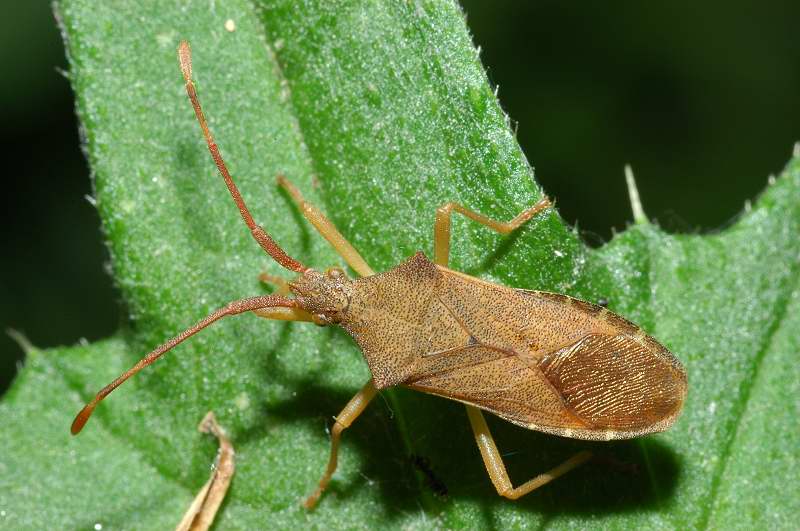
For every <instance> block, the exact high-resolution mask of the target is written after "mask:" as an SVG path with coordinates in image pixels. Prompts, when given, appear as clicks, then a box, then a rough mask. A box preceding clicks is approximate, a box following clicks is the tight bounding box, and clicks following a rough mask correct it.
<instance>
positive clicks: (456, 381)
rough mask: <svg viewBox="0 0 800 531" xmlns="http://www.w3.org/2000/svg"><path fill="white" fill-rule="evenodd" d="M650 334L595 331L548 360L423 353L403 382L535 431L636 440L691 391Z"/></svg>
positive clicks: (503, 353)
mask: <svg viewBox="0 0 800 531" xmlns="http://www.w3.org/2000/svg"><path fill="white" fill-rule="evenodd" d="M647 339H649V338H646V336H642V337H639V336H627V335H616V336H611V335H604V334H588V335H586V336H584V337H583V338H581V339H579V340H578V341H575V342H573V343H572V344H570V345H566V346H564V347H562V348H559V349H557V350H554V351H553V352H550V353H548V354H546V355H545V356H543V357H541V358H536V357H533V356H530V355H525V354H524V353H520V352H517V351H513V350H504V349H500V348H496V347H492V346H488V345H483V344H474V345H469V346H466V347H460V348H455V349H452V350H449V351H444V352H439V353H436V354H432V355H428V356H424V357H422V358H421V359H420V360H418V364H417V370H416V371H415V375H414V376H412V377H411V378H410V379H409V380H408V381H406V382H404V384H405V385H407V386H409V387H411V388H413V389H416V390H419V391H423V392H426V393H431V394H435V395H439V396H443V397H446V398H450V399H453V400H458V401H460V402H464V403H467V404H471V405H474V406H476V407H479V408H481V409H483V410H486V411H489V412H491V413H494V414H496V415H498V416H500V417H502V418H504V419H506V420H508V421H510V422H513V423H514V424H518V425H520V426H523V427H525V428H529V429H534V430H538V431H543V432H547V433H553V434H556V435H562V436H566V437H573V438H579V439H601V440H609V439H621V438H629V437H634V436H637V435H641V434H643V433H651V432H654V431H661V430H663V429H666V428H667V427H668V426H669V425H671V424H672V422H673V421H674V419H675V417H676V416H677V414H678V412H679V411H680V407H681V404H682V402H683V396H684V395H685V376H684V379H681V378H680V376H681V375H680V374H677V373H676V372H675V371H674V370H673V368H672V367H671V364H669V363H664V361H663V360H661V359H660V358H659V357H658V356H654V355H653V352H652V345H651V344H649V342H648V341H647ZM653 343H655V342H653ZM656 344H657V343H656ZM661 348H663V347H661Z"/></svg>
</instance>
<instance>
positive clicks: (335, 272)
mask: <svg viewBox="0 0 800 531" xmlns="http://www.w3.org/2000/svg"><path fill="white" fill-rule="evenodd" d="M325 275H326V276H327V277H328V278H342V277H343V276H345V275H344V270H343V269H342V268H341V267H329V268H328V269H327V270H326V271H325Z"/></svg>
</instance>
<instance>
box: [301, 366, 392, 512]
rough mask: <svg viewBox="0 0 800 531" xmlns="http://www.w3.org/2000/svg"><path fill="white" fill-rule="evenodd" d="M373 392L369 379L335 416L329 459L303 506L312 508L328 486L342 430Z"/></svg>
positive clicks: (357, 413) (334, 467)
mask: <svg viewBox="0 0 800 531" xmlns="http://www.w3.org/2000/svg"><path fill="white" fill-rule="evenodd" d="M375 393H377V391H376V390H375V385H373V383H372V380H370V381H369V382H367V384H366V385H365V386H364V387H362V388H361V391H359V392H358V393H356V396H354V397H353V398H351V399H350V402H348V403H347V405H346V406H344V409H343V410H342V412H341V413H339V416H338V417H336V423H335V424H334V425H333V430H331V456H330V459H328V466H327V468H326V469H325V473H324V474H323V475H322V478H321V479H320V480H319V486H318V487H317V490H315V491H314V493H313V494H311V496H309V497H308V498H306V500H305V501H304V502H303V506H304V507H305V508H306V509H313V508H314V506H315V505H316V504H317V501H319V497H320V496H322V492H323V491H324V490H325V488H326V487H327V486H328V483H329V482H330V480H331V476H333V473H334V472H335V471H336V464H337V462H338V454H339V439H341V437H342V432H343V431H344V430H345V428H348V427H350V425H351V424H352V423H353V421H355V420H356V419H357V418H358V416H359V415H361V413H362V412H363V411H364V408H366V407H367V404H369V402H370V400H372V399H373V398H374V397H375Z"/></svg>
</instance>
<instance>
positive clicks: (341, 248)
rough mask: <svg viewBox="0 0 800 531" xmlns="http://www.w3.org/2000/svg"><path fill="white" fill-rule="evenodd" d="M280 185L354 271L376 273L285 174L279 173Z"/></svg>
mask: <svg viewBox="0 0 800 531" xmlns="http://www.w3.org/2000/svg"><path fill="white" fill-rule="evenodd" d="M278 185H279V186H281V187H283V189H284V190H286V191H287V192H289V195H290V196H292V199H294V201H295V203H297V206H298V207H299V208H300V212H302V213H303V216H305V218H306V219H307V220H308V221H309V222H310V223H311V224H312V225H314V227H315V228H316V229H317V230H318V231H319V233H320V234H322V236H323V237H324V238H325V239H326V240H328V242H329V243H330V244H331V245H332V246H333V248H334V249H336V252H337V253H339V255H341V257H342V258H344V261H345V262H347V265H349V266H350V267H352V268H353V271H355V272H356V273H358V274H359V275H361V276H362V277H368V276H370V275H374V274H375V272H374V271H373V270H372V268H371V267H369V265H368V264H367V262H366V261H365V260H364V259H363V258H361V255H360V254H358V251H356V249H355V247H353V246H352V245H351V244H350V242H348V241H347V240H345V239H344V236H342V233H340V232H339V231H338V230H337V228H336V226H335V225H334V224H333V223H332V222H331V220H329V219H328V218H326V217H325V214H323V213H322V212H320V211H319V210H318V209H317V208H316V207H315V206H314V205H312V204H311V203H309V202H307V201H306V200H305V199H303V195H302V194H301V193H300V190H298V189H297V188H296V187H295V186H294V185H293V184H292V183H290V182H289V180H288V179H286V177H284V176H283V175H278Z"/></svg>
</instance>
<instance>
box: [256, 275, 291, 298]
mask: <svg viewBox="0 0 800 531" xmlns="http://www.w3.org/2000/svg"><path fill="white" fill-rule="evenodd" d="M258 280H260V281H261V282H263V283H264V284H272V285H273V286H275V295H280V296H281V297H285V296H287V295H288V294H289V291H291V290H290V289H289V283H288V282H286V279H285V278H283V277H279V276H276V275H270V274H269V273H261V274H260V275H258Z"/></svg>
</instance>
